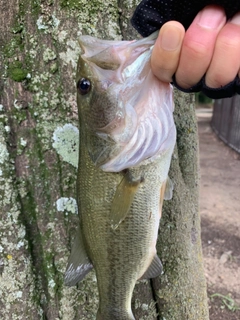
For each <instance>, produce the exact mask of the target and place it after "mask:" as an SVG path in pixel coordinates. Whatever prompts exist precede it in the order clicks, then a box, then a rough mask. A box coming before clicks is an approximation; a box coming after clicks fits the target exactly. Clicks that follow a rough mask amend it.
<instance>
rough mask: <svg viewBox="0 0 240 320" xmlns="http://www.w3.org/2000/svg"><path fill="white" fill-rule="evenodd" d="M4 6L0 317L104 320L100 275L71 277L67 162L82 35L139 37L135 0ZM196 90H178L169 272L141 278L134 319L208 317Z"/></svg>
mask: <svg viewBox="0 0 240 320" xmlns="http://www.w3.org/2000/svg"><path fill="white" fill-rule="evenodd" d="M0 4H1V8H2V10H1V12H0V20H1V26H0V31H1V32H0V51H1V52H0V59H1V61H0V73H1V75H2V77H1V80H0V99H1V100H0V203H1V205H0V212H1V222H0V233H1V238H0V273H1V277H0V296H1V302H0V306H1V308H0V318H2V319H9V320H11V319H15V320H17V319H19V320H23V319H26V320H27V319H34V320H36V319H48V320H56V319H63V320H73V319H81V320H84V319H95V315H96V310H97V304H98V296H97V289H96V278H95V274H94V272H92V273H90V274H89V275H88V276H87V277H86V279H85V280H84V281H83V282H81V284H80V285H79V287H77V288H67V287H65V286H64V285H63V273H64V271H65V267H66V264H67V258H68V256H69V250H70V244H71V242H72V240H73V234H74V232H75V226H76V225H77V221H78V217H77V215H76V209H75V205H74V199H73V198H75V183H76V168H75V167H74V166H72V165H71V164H70V163H72V164H73V163H75V162H76V159H75V160H73V159H71V160H70V161H69V162H70V163H68V162H66V161H65V160H66V159H65V158H64V156H63V157H62V155H61V152H63V154H64V155H66V154H68V153H69V148H70V149H71V150H72V154H74V152H75V153H76V140H75V138H74V132H76V127H77V126H78V119H77V108H76V100H75V83H74V75H75V68H76V62H77V58H78V55H79V46H78V41H77V40H78V36H79V35H80V34H91V35H94V36H98V37H102V38H108V39H122V38H123V37H124V38H125V39H127V38H128V39H129V38H133V37H135V36H136V32H134V30H133V29H132V28H131V27H130V24H129V17H130V15H131V13H132V12H133V9H134V7H135V5H136V4H137V1H130V0H119V1H113V0H107V1H102V0H95V1H91V2H89V1H88V2H87V1H85V0H80V1H75V0H73V1H70V0H69V1H55V0H53V1H51V0H46V1H40V0H31V1H27V0H18V1H13V0H9V1H6V0H0ZM189 99H190V96H184V95H179V96H177V108H176V123H177V127H178V149H176V150H175V153H174V157H173V163H172V170H171V173H170V174H171V176H172V179H173V181H174V183H175V192H174V199H173V201H170V202H169V203H167V204H166V206H165V210H164V216H163V220H162V224H161V231H160V238H159V244H160V245H159V250H160V256H161V257H162V259H163V262H164V267H165V273H164V275H163V277H161V278H160V279H156V280H154V281H152V282H151V283H150V282H149V281H142V282H139V283H138V284H137V286H136V290H135V293H134V299H133V310H134V313H135V314H136V318H137V319H147V320H150V319H151V320H156V319H158V318H159V317H158V316H157V311H159V310H160V314H161V316H160V317H162V319H164V318H165V319H169V320H170V319H171V320H174V319H178V320H179V319H201V320H207V319H208V316H207V306H206V296H205V282H204V277H203V270H202V261H201V248H200V238H199V236H200V230H199V216H198V209H197V201H198V200H197V185H198V177H197V171H198V166H197V158H196V155H197V143H196V139H197V138H196V123H195V120H194V116H193V114H194V111H193V103H192V101H189ZM66 124H68V126H65V125H66ZM74 127H75V129H71V128H74ZM66 128H68V130H69V128H70V129H71V130H73V138H71V139H70V140H69V141H68V145H66V140H64V139H62V140H61V139H60V142H59V143H60V145H61V147H60V149H62V151H59V150H56V149H54V148H53V142H54V138H56V136H54V132H56V131H57V130H60V131H61V130H63V136H64V130H66ZM58 132H59V131H58ZM68 136H69V135H68ZM196 293H198V295H196ZM193 314H195V317H194V316H193ZM196 315H204V316H199V317H198V316H196Z"/></svg>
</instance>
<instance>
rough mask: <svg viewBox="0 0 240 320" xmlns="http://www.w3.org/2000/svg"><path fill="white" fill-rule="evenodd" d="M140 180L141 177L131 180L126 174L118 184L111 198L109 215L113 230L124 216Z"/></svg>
mask: <svg viewBox="0 0 240 320" xmlns="http://www.w3.org/2000/svg"><path fill="white" fill-rule="evenodd" d="M141 182H142V180H141V179H139V180H138V181H132V180H131V179H130V178H129V177H128V175H125V176H124V178H123V179H122V181H121V182H120V184H119V185H118V187H117V190H116V193H115V196H114V198H113V202H112V207H111V216H110V220H111V226H112V228H113V229H114V230H115V229H117V227H118V226H119V225H120V223H121V222H122V221H123V220H124V219H125V218H126V216H127V214H128V212H129V210H130V207H131V204H132V202H133V198H134V196H135V194H136V192H137V190H138V187H139V185H140V183H141Z"/></svg>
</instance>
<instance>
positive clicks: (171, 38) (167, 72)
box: [151, 21, 185, 82]
mask: <svg viewBox="0 0 240 320" xmlns="http://www.w3.org/2000/svg"><path fill="white" fill-rule="evenodd" d="M184 34H185V30H184V27H183V26H182V25H181V24H180V23H179V22H177V21H169V22H167V23H165V24H164V25H163V26H162V28H161V29H160V32H159V36H158V38H157V40H156V43H155V45H154V48H153V52H152V57H151V66H152V71H153V73H154V74H155V76H156V77H157V78H159V80H162V81H164V82H171V81H172V75H173V74H174V73H175V72H176V70H177V66H178V62H179V57H180V51H181V46H182V41H183V38H184Z"/></svg>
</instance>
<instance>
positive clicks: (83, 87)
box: [77, 78, 91, 96]
mask: <svg viewBox="0 0 240 320" xmlns="http://www.w3.org/2000/svg"><path fill="white" fill-rule="evenodd" d="M90 89H91V81H90V80H88V79H86V78H82V79H80V80H78V82H77V90H78V92H79V93H80V94H81V95H82V96H83V95H85V94H87V93H88V92H89V91H90Z"/></svg>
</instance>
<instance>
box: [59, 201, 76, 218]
mask: <svg viewBox="0 0 240 320" xmlns="http://www.w3.org/2000/svg"><path fill="white" fill-rule="evenodd" d="M56 206H57V210H58V211H62V212H64V211H65V212H66V214H68V213H72V214H77V212H78V210H77V201H76V200H75V199H73V198H71V197H70V198H66V197H62V198H59V199H58V200H57V201H56Z"/></svg>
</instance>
